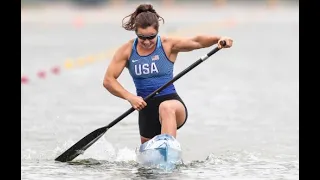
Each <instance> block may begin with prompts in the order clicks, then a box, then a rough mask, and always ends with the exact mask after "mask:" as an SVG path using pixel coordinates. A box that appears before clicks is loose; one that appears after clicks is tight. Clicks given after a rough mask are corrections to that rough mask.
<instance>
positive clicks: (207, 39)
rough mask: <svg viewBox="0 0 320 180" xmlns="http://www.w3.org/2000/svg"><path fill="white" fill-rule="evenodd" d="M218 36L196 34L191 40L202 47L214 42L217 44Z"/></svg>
mask: <svg viewBox="0 0 320 180" xmlns="http://www.w3.org/2000/svg"><path fill="white" fill-rule="evenodd" d="M220 38H221V37H220V36H205V35H200V36H196V37H194V38H193V41H195V42H197V43H199V44H200V45H201V47H202V48H206V47H210V46H212V45H214V44H217V43H218V41H219V39H220Z"/></svg>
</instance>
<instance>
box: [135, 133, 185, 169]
mask: <svg viewBox="0 0 320 180" xmlns="http://www.w3.org/2000/svg"><path fill="white" fill-rule="evenodd" d="M136 154H137V156H136V157H137V162H138V163H140V164H142V165H143V166H148V167H158V168H165V169H171V168H174V167H175V166H176V165H177V164H180V163H182V150H181V146H180V143H179V142H178V141H177V140H176V139H175V138H174V137H173V136H171V135H168V134H160V135H157V136H155V137H154V138H152V139H150V140H149V141H147V142H145V143H144V144H142V145H140V148H139V149H138V150H137V151H136Z"/></svg>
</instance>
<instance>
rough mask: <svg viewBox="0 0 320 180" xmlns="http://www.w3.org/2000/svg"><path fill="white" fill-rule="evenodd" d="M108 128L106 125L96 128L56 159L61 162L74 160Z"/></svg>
mask: <svg viewBox="0 0 320 180" xmlns="http://www.w3.org/2000/svg"><path fill="white" fill-rule="evenodd" d="M107 130H108V128H106V127H102V128H99V129H96V130H95V131H93V132H91V133H90V134H88V135H87V136H85V137H84V138H82V139H81V140H80V141H78V142H77V143H76V144H74V145H73V146H72V147H70V148H69V149H68V150H66V151H65V152H64V153H62V154H61V155H60V156H59V157H57V158H56V159H55V160H56V161H60V162H67V161H72V160H73V159H74V158H76V157H77V156H78V155H80V154H82V153H83V152H84V151H85V150H86V149H87V148H89V147H90V146H91V145H92V144H93V143H95V142H96V141H97V140H98V139H99V138H100V137H101V136H103V135H104V133H105V132H106V131H107Z"/></svg>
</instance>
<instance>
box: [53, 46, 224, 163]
mask: <svg viewBox="0 0 320 180" xmlns="http://www.w3.org/2000/svg"><path fill="white" fill-rule="evenodd" d="M220 45H222V46H225V45H226V42H225V41H220ZM219 50H220V49H219V48H218V47H216V48H214V49H213V50H211V51H210V52H209V53H208V54H206V55H204V56H202V57H201V58H200V59H198V60H197V61H196V62H194V63H193V64H191V65H190V66H189V67H187V68H186V69H185V70H183V71H181V72H180V73H179V74H177V75H176V76H175V77H173V79H172V80H170V81H169V82H167V83H166V84H164V85H163V86H161V87H160V88H158V89H157V90H155V91H154V92H152V93H151V94H150V95H148V96H147V97H145V99H144V101H147V100H148V99H150V98H152V97H154V96H155V95H156V94H158V93H159V92H160V91H162V90H163V89H165V88H166V87H168V86H169V85H170V84H172V83H173V82H175V81H176V80H178V79H179V78H181V77H182V76H183V75H185V74H186V73H188V72H189V71H190V70H192V69H193V68H195V67H196V66H198V65H199V64H200V63H202V62H203V61H205V60H207V59H208V58H209V57H210V56H212V55H213V54H214V53H216V52H218V51H219ZM134 110H135V109H134V108H133V107H131V108H130V109H129V110H127V111H126V112H124V113H123V114H122V115H121V116H119V117H118V118H117V119H115V120H114V121H112V122H111V123H110V124H108V125H107V126H104V127H101V128H99V129H96V130H95V131H93V132H91V133H90V134H88V135H87V136H85V137H84V138H82V139H81V140H79V141H78V142H77V143H76V144H74V145H73V146H71V147H70V148H69V149H68V150H66V151H65V152H64V153H62V154H61V155H60V156H58V157H57V158H56V159H55V161H60V162H67V161H72V160H73V159H74V158H76V157H77V156H78V155H80V154H83V153H84V151H85V150H86V149H87V148H89V147H90V146H91V145H92V144H93V143H95V142H96V141H97V140H98V139H99V138H100V137H101V136H103V135H104V134H105V133H106V132H107V130H108V129H110V128H111V127H112V126H114V125H115V124H117V123H118V122H120V121H121V120H122V119H123V118H125V117H126V116H128V115H129V114H131V113H132V112H133V111H134Z"/></svg>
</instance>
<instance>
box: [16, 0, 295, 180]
mask: <svg viewBox="0 0 320 180" xmlns="http://www.w3.org/2000/svg"><path fill="white" fill-rule="evenodd" d="M141 3H152V4H153V6H154V8H155V9H156V11H157V12H158V13H159V14H160V16H162V17H163V18H164V20H165V23H164V24H160V32H159V33H160V35H163V36H181V37H192V36H195V35H199V34H207V35H221V36H229V37H231V38H233V40H234V44H233V47H232V48H230V49H223V50H221V51H219V52H218V53H216V54H215V55H213V56H212V57H211V58H210V59H208V60H207V61H205V62H204V63H202V64H201V65H199V66H198V67H196V68H195V69H193V70H192V71H190V72H189V73H188V74H186V75H185V76H184V77H182V78H181V79H179V80H178V81H176V83H175V86H176V88H177V91H178V93H179V94H180V96H181V97H182V98H183V100H184V101H185V103H186V105H187V106H188V112H189V118H188V121H187V123H186V124H185V125H184V127H183V128H182V129H180V130H179V131H178V136H177V138H178V140H179V142H180V143H181V145H182V148H183V156H184V160H185V162H186V164H187V166H186V167H184V168H182V171H183V173H182V174H184V175H183V176H182V175H181V174H174V175H172V176H178V177H179V178H183V179H195V178H197V177H202V178H205V179H212V177H213V175H214V177H221V178H222V177H227V179H228V178H230V179H232V178H234V177H235V178H236V179H239V178H241V177H247V178H248V179H250V178H251V179H252V178H253V179H298V175H299V148H298V147H299V58H298V55H299V29H298V27H299V10H298V8H299V1H298V0H207V1H202V0H195V1H192V0H153V1H151V0H149V1H138V0H69V1H67V0H21V91H22V92H21V93H22V94H21V95H22V97H21V98H22V99H21V125H22V126H21V160H22V165H21V172H22V179H44V178H47V179H50V178H52V179H56V178H58V179H59V178H63V179H68V178H70V179H72V177H73V178H76V179H77V178H78V179H79V178H82V179H101V177H104V179H105V178H107V177H110V178H111V179H114V178H116V179H117V178H120V179H121V178H131V177H132V176H133V175H132V174H135V173H134V171H135V170H134V169H135V168H136V166H132V164H131V160H134V157H135V152H134V150H135V148H136V147H138V145H139V143H140V139H139V138H140V137H139V131H138V121H137V118H138V113H137V112H134V113H132V114H131V115H129V116H127V117H126V118H125V119H123V120H122V121H121V122H119V123H118V124H117V125H115V126H114V127H112V128H111V129H109V130H108V132H107V133H106V134H105V136H104V137H102V138H101V139H100V140H99V141H97V142H96V143H95V144H94V145H93V146H91V147H90V148H89V149H88V150H87V151H86V152H85V154H83V155H81V156H79V157H78V159H80V160H81V159H89V160H92V159H93V160H102V161H104V160H106V161H107V163H105V164H107V165H106V166H107V168H106V167H105V166H103V167H102V168H101V169H99V167H100V166H98V167H96V166H95V167H96V169H95V170H94V171H93V170H92V169H90V168H88V167H87V166H85V165H84V166H81V165H80V166H71V167H70V166H64V165H60V164H56V163H54V162H53V159H54V158H55V157H57V156H58V155H60V154H61V153H62V152H64V151H65V150H66V149H67V148H69V147H70V146H72V145H73V144H74V143H76V142H77V141H78V140H80V139H81V138H82V137H84V136H85V135H87V134H88V133H90V132H92V131H93V130H95V129H97V128H100V127H102V126H105V125H107V124H108V123H110V122H111V121H113V120H114V119H115V118H117V117H118V116H120V115H121V114H122V113H123V112H125V111H126V110H127V109H129V108H130V104H129V103H128V102H126V101H124V100H121V99H119V98H117V97H115V96H112V95H111V94H110V93H109V92H108V91H107V90H106V89H104V87H103V86H102V81H103V77H104V73H105V70H106V68H107V66H108V64H109V62H110V60H111V58H112V56H113V53H114V52H115V50H116V49H117V48H118V47H119V46H120V45H122V44H123V43H125V42H127V41H128V40H129V39H131V38H135V34H134V33H133V32H129V31H125V30H124V29H123V28H122V27H121V25H122V19H123V18H124V17H125V16H127V15H129V14H130V13H132V12H133V11H134V10H135V8H136V7H137V6H138V5H139V4H141ZM211 49H212V48H206V49H200V50H196V51H193V52H188V53H181V54H180V55H179V57H178V60H177V62H176V63H175V69H174V73H175V74H177V73H179V72H181V71H182V70H184V69H185V68H186V67H188V66H189V65H190V64H192V63H193V62H194V61H196V60H197V59H199V58H200V57H201V56H202V55H204V54H205V53H208V52H209V50H211ZM119 81H120V83H121V84H123V86H124V87H125V88H126V89H127V90H129V91H131V92H132V93H135V87H134V84H133V82H132V79H131V77H130V75H129V73H128V71H127V70H124V71H123V74H122V75H121V76H120V77H119ZM112 162H124V164H122V163H115V164H112ZM85 163H87V162H85ZM110 163H111V165H110ZM80 164H81V163H80ZM93 164H94V163H93ZM110 166H112V169H113V170H114V171H111V172H110V171H108V168H110ZM126 167H129V169H126ZM106 169H107V170H106ZM137 171H138V170H137ZM180 175H181V176H180ZM134 176H141V174H140V175H134ZM221 178H220V179H221ZM138 179H140V178H138ZM156 179H157V178H156ZM158 179H159V178H158ZM244 179H246V178H244Z"/></svg>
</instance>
